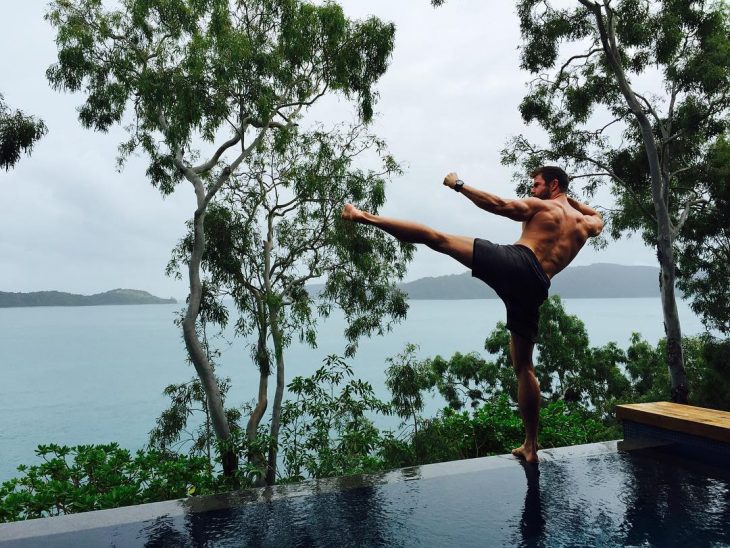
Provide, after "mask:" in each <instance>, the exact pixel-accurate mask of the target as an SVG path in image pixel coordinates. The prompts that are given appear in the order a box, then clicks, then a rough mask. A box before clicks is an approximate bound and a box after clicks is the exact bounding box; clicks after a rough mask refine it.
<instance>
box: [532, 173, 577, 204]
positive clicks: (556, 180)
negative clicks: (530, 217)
mask: <svg viewBox="0 0 730 548" xmlns="http://www.w3.org/2000/svg"><path fill="white" fill-rule="evenodd" d="M530 177H532V195H533V196H535V198H540V199H542V200H548V199H550V198H552V197H553V196H555V195H556V194H560V193H565V192H567V191H568V174H567V173H565V171H563V170H562V169H561V168H559V167H557V166H541V167H538V168H537V169H535V170H533V171H532V172H531V173H530Z"/></svg>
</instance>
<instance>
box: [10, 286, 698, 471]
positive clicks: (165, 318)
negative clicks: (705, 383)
mask: <svg viewBox="0 0 730 548" xmlns="http://www.w3.org/2000/svg"><path fill="white" fill-rule="evenodd" d="M564 306H565V308H566V310H567V311H568V312H569V313H570V314H575V315H577V316H578V317H579V318H580V319H581V320H582V321H583V322H584V323H585V325H586V329H587V331H588V335H589V337H590V342H591V345H593V346H599V345H603V344H606V343H608V342H609V341H614V342H616V343H617V344H618V345H619V346H620V347H621V348H626V347H627V346H628V344H629V338H630V336H631V333H632V332H634V331H636V332H639V333H641V335H642V336H643V337H644V339H646V340H648V341H649V342H650V343H652V344H656V342H657V341H658V340H659V339H660V338H661V337H662V336H663V334H664V333H663V325H662V314H661V306H660V302H659V299H658V298H644V299H566V300H564ZM181 308H182V305H179V304H178V305H139V306H96V307H39V308H3V309H0V348H1V349H2V361H1V362H0V481H3V480H7V479H9V478H11V477H14V476H16V475H18V474H17V473H16V467H17V466H18V465H19V464H32V463H34V462H37V458H36V457H35V454H34V450H35V448H36V447H37V445H39V444H47V443H58V444H64V445H77V444H97V443H108V442H112V441H116V442H119V443H120V445H121V446H122V447H126V448H128V449H132V450H135V449H138V448H141V447H143V446H144V445H145V443H146V441H147V436H148V433H149V431H150V430H151V429H152V428H153V426H154V424H155V419H156V417H157V416H158V415H159V414H160V412H161V411H162V410H163V409H164V408H165V407H166V404H167V400H166V398H165V397H164V396H163V395H162V391H163V389H164V388H165V386H167V385H168V384H171V383H180V382H184V381H187V380H189V379H190V378H191V377H192V376H193V375H194V369H193V367H192V366H191V365H189V364H188V363H187V361H186V352H185V347H184V344H183V341H182V336H181V332H180V329H179V328H178V327H177V326H176V325H175V324H174V319H175V317H176V316H177V314H178V313H179V312H180V310H181ZM679 313H680V318H681V321H682V330H683V333H684V334H685V335H694V334H699V333H701V332H703V331H704V329H703V327H702V324H701V322H700V320H699V318H698V317H697V316H696V315H695V314H694V313H693V312H692V311H691V310H690V308H689V306H688V304H687V303H686V302H681V301H680V302H679ZM500 320H504V309H503V305H502V304H501V302H500V301H498V300H455V301H411V302H410V309H409V312H408V317H407V319H406V320H405V321H403V322H401V323H400V324H396V325H394V326H393V329H392V330H391V331H390V332H389V333H386V334H385V335H384V336H374V337H373V338H371V339H363V340H362V341H361V342H360V346H359V349H358V352H357V355H356V356H355V357H354V358H352V359H351V360H349V363H350V364H351V365H352V366H353V368H354V370H355V375H356V376H357V377H359V378H361V379H363V380H366V381H369V382H370V383H372V385H373V387H374V389H375V392H376V394H378V395H379V396H381V397H383V398H386V397H387V390H386V389H385V385H384V381H385V368H386V363H385V362H386V359H387V358H389V357H394V356H396V355H397V354H398V353H400V352H402V351H403V350H404V348H405V346H406V344H407V343H413V344H415V345H417V346H418V351H417V355H418V357H419V358H426V357H431V356H435V355H436V354H441V355H442V356H445V357H446V356H450V355H451V354H453V353H454V352H457V351H459V352H462V353H466V352H473V351H476V352H480V353H482V354H485V355H486V351H485V350H484V340H485V339H486V338H487V336H488V334H489V333H490V332H491V331H492V330H493V329H494V327H495V325H496V323H497V322H498V321H500ZM233 323H234V322H233V321H232V322H231V324H233ZM343 328H344V319H343V316H342V314H341V313H339V312H337V311H336V312H335V313H333V315H332V316H331V317H330V318H328V319H327V320H325V321H322V322H321V323H320V329H319V335H318V338H319V339H318V347H317V348H315V349H312V348H309V347H307V346H306V345H303V344H300V343H299V342H298V341H295V342H293V343H292V345H291V347H290V348H289V349H288V351H287V353H286V355H285V359H286V364H287V382H288V381H289V380H291V379H292V378H293V377H294V376H297V375H309V374H311V373H313V372H314V371H315V370H316V369H317V368H318V367H319V366H320V365H321V364H322V360H323V359H324V358H325V357H326V356H327V355H329V354H339V355H342V354H343V352H344V346H345V344H344V338H343V336H342V331H343ZM214 344H215V345H216V346H217V347H218V348H219V349H220V351H221V356H220V358H219V359H218V372H219V374H221V375H223V376H228V377H230V378H231V379H232V388H231V391H230V394H229V402H230V403H235V404H237V405H238V404H242V403H244V402H249V401H251V400H252V399H253V398H254V396H255V394H256V390H257V386H258V372H257V371H256V369H255V367H254V366H253V364H252V362H251V358H250V352H249V349H248V348H247V346H246V343H245V341H241V340H240V339H236V337H234V335H233V331H232V329H228V330H226V331H225V332H224V333H223V334H222V336H221V337H220V338H217V339H215V340H214ZM272 382H273V379H272V381H270V388H271V386H272ZM272 390H273V389H272ZM440 406H441V402H440V401H438V400H433V401H431V402H429V404H428V406H427V409H426V415H427V416H428V414H429V413H431V414H433V413H435V412H436V410H437V409H439V408H440ZM384 420H385V421H386V423H384V424H379V426H381V427H383V426H387V427H392V426H394V423H393V421H394V420H395V421H396V422H397V419H394V418H388V419H384ZM388 421H390V422H388Z"/></svg>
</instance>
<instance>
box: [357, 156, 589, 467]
mask: <svg viewBox="0 0 730 548" xmlns="http://www.w3.org/2000/svg"><path fill="white" fill-rule="evenodd" d="M530 177H532V181H533V185H532V195H533V196H534V197H533V198H525V199H515V200H508V199H505V198H500V197H499V196H495V195H494V194H490V193H489V192H485V191H483V190H478V189H476V188H473V187H471V186H468V185H465V184H464V181H462V180H460V179H459V178H458V176H457V175H456V173H449V174H448V175H447V176H446V178H445V179H444V185H445V186H447V187H449V188H451V189H453V190H455V191H456V192H460V193H461V194H463V195H464V196H466V197H467V198H469V199H470V200H471V201H472V202H474V204H476V206H477V207H480V208H481V209H484V210H486V211H488V212H490V213H495V214H497V215H502V216H503V217H508V218H510V219H512V220H514V221H520V222H522V235H521V236H520V239H519V240H517V242H515V244H514V245H497V244H493V243H492V242H489V241H487V240H482V239H479V238H469V237H467V236H454V235H452V234H445V233H443V232H439V231H437V230H434V229H432V228H430V227H427V226H425V225H421V224H417V223H412V222H409V221H401V220H397V219H389V218H386V217H380V216H378V215H372V214H370V213H368V212H366V211H360V210H359V209H357V208H355V207H354V206H353V205H351V204H347V205H346V206H345V207H344V209H343V210H342V218H343V219H346V220H349V221H354V222H357V223H363V224H369V225H373V226H376V227H378V228H380V229H382V230H384V231H385V232H387V233H389V234H391V235H393V236H395V237H396V238H398V239H399V240H401V241H404V242H410V243H416V244H426V245H427V246H428V247H430V248H431V249H433V250H435V251H438V252H439V253H445V254H446V255H450V256H451V257H453V258H454V259H456V260H457V261H459V262H460V263H461V264H463V265H464V266H466V267H467V268H469V269H471V271H472V276H474V277H476V278H479V279H480V280H482V281H484V282H485V283H487V284H488V285H489V286H491V287H492V288H493V289H494V290H495V291H496V292H497V295H499V297H500V298H501V299H502V301H503V302H504V304H505V306H506V308H507V328H508V329H509V330H510V335H511V336H510V353H511V356H512V365H513V366H514V368H515V372H516V374H517V387H518V388H517V403H518V405H519V408H520V414H521V415H522V422H523V424H524V426H525V443H524V444H522V446H520V447H518V448H516V449H514V450H513V451H512V454H513V455H515V456H517V457H520V458H523V459H525V461H527V462H537V460H538V457H537V426H538V420H539V416H540V385H539V384H538V382H537V377H536V376H535V368H534V366H533V364H532V351H533V349H534V347H535V341H536V340H537V324H538V319H539V312H538V309H539V307H540V305H541V304H542V303H543V302H544V301H545V299H547V296H548V288H549V287H550V279H551V278H552V277H553V276H555V275H556V274H557V273H558V272H560V271H561V270H563V269H564V268H565V267H566V266H568V264H569V263H570V262H571V261H572V260H573V259H574V258H575V256H576V255H577V254H578V251H580V249H581V248H582V247H583V245H584V244H585V243H586V240H587V239H588V238H590V237H592V236H598V234H599V233H600V232H601V230H602V229H603V219H601V216H600V215H599V214H598V212H597V211H595V210H594V209H592V208H590V207H588V206H587V205H585V204H582V203H580V202H577V201H576V200H573V199H572V198H569V197H568V196H567V195H566V192H567V190H568V175H567V174H566V173H565V171H563V170H562V169H560V168H559V167H555V166H543V167H540V168H538V169H536V170H534V171H533V172H532V173H530Z"/></svg>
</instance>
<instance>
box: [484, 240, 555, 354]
mask: <svg viewBox="0 0 730 548" xmlns="http://www.w3.org/2000/svg"><path fill="white" fill-rule="evenodd" d="M471 275H472V276H474V277H475V278H479V279H480V280H482V281H483V282H485V283H487V284H488V285H489V286H490V287H491V288H492V289H494V290H495V291H496V292H497V295H499V298H500V299H502V301H503V302H504V305H505V306H506V307H507V328H508V329H509V330H510V331H514V332H515V333H517V334H518V335H522V336H523V337H525V338H526V339H529V340H531V341H532V342H535V341H536V340H537V324H538V321H539V319H540V313H539V309H540V305H541V304H542V303H543V302H545V299H547V296H548V289H549V288H550V278H548V277H547V275H546V274H545V271H544V270H543V269H542V266H540V263H539V262H538V260H537V257H535V254H534V253H533V252H532V250H531V249H530V248H529V247H525V246H524V245H519V244H515V245H497V244H493V243H492V242H490V241H487V240H481V239H479V238H475V239H474V256H473V259H472V270H471Z"/></svg>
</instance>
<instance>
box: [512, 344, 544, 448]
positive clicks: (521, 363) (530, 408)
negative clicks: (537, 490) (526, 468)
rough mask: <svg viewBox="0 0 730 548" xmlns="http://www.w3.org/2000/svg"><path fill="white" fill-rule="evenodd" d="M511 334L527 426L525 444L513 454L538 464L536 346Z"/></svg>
mask: <svg viewBox="0 0 730 548" xmlns="http://www.w3.org/2000/svg"><path fill="white" fill-rule="evenodd" d="M510 334H511V337H510V353H511V354H512V365H513V366H514V368H515V373H517V405H518V406H519V408H520V414H521V415H522V422H523V424H524V425H525V443H523V444H522V445H521V446H520V447H518V448H516V449H513V450H512V454H513V455H514V456H516V457H519V458H522V459H525V461H526V462H537V460H538V458H537V425H538V422H539V420H540V384H539V383H538V382H537V376H536V375H535V367H534V365H533V364H532V350H533V348H534V347H535V345H534V343H532V342H531V341H530V340H528V339H526V338H524V337H522V336H521V335H518V334H517V333H515V332H514V331H512V332H510Z"/></svg>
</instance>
